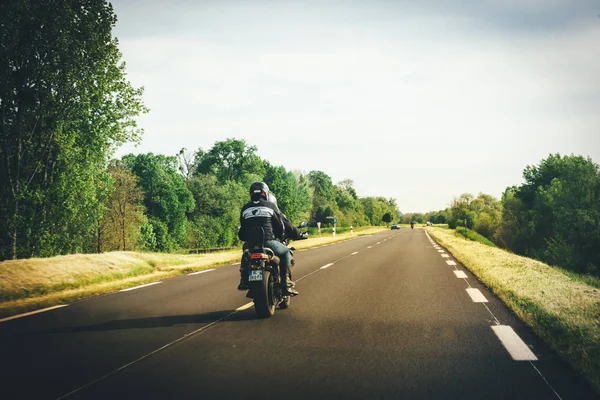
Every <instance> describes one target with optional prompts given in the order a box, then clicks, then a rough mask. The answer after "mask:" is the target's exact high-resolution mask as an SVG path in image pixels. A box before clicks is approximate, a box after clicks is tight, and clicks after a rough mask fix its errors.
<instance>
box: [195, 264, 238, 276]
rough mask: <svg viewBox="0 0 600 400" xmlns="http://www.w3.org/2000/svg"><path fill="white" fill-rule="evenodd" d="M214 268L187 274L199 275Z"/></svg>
mask: <svg viewBox="0 0 600 400" xmlns="http://www.w3.org/2000/svg"><path fill="white" fill-rule="evenodd" d="M233 265H235V264H233ZM214 270H215V269H214V268H211V269H205V270H204V271H198V272H192V273H191V274H188V275H199V274H203V273H205V272H210V271H214Z"/></svg>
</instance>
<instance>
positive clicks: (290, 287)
mask: <svg viewBox="0 0 600 400" xmlns="http://www.w3.org/2000/svg"><path fill="white" fill-rule="evenodd" d="M288 268H289V267H284V266H279V269H280V271H281V293H282V294H283V295H284V296H297V295H299V294H300V293H298V291H297V290H296V289H294V286H296V283H295V282H294V281H292V280H291V279H290V277H289V274H288Z"/></svg>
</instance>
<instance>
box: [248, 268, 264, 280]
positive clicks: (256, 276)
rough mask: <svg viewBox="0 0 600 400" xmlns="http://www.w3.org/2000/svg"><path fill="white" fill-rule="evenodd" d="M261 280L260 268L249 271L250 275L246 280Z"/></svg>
mask: <svg viewBox="0 0 600 400" xmlns="http://www.w3.org/2000/svg"><path fill="white" fill-rule="evenodd" d="M262 280H263V272H262V270H260V269H259V270H252V271H250V275H249V276H248V281H250V282H256V281H262Z"/></svg>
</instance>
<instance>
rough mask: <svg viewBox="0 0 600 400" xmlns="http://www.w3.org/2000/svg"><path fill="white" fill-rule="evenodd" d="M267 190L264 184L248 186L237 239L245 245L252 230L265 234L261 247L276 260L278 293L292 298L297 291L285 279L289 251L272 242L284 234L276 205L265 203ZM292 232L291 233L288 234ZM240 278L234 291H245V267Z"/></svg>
mask: <svg viewBox="0 0 600 400" xmlns="http://www.w3.org/2000/svg"><path fill="white" fill-rule="evenodd" d="M268 199H269V187H268V186H267V184H266V183H264V182H254V183H253V184H252V185H250V202H248V203H247V204H246V205H244V207H242V210H241V212H240V230H239V231H238V237H239V238H240V240H242V241H244V242H247V241H248V240H250V239H251V238H250V237H249V236H250V231H251V229H252V228H254V227H261V228H263V230H264V232H265V242H264V246H265V247H268V248H270V249H271V250H273V252H274V253H275V255H276V256H277V257H279V260H280V262H279V271H280V275H281V282H282V283H283V285H282V293H283V294H284V295H286V296H295V295H297V294H298V292H297V291H296V290H295V289H294V288H293V286H294V282H292V281H291V280H290V279H289V278H288V273H287V272H288V268H289V267H290V264H291V259H292V257H291V254H290V250H289V249H288V247H287V246H286V245H284V244H283V243H281V242H280V241H278V240H276V239H277V238H282V237H283V235H284V234H285V224H284V221H283V218H282V216H281V212H280V211H279V208H278V207H277V205H276V204H274V203H272V202H270V201H269V200H268ZM292 233H293V232H292ZM240 273H241V279H240V284H239V285H238V290H247V289H248V271H247V269H246V266H245V265H243V263H242V265H241V266H240Z"/></svg>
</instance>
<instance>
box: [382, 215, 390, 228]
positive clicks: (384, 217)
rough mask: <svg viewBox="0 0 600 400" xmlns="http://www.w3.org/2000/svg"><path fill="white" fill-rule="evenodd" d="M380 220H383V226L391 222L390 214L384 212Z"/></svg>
mask: <svg viewBox="0 0 600 400" xmlns="http://www.w3.org/2000/svg"><path fill="white" fill-rule="evenodd" d="M381 220H382V221H383V222H385V226H387V224H389V223H390V222H392V214H390V213H389V212H386V213H385V214H383V217H381Z"/></svg>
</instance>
